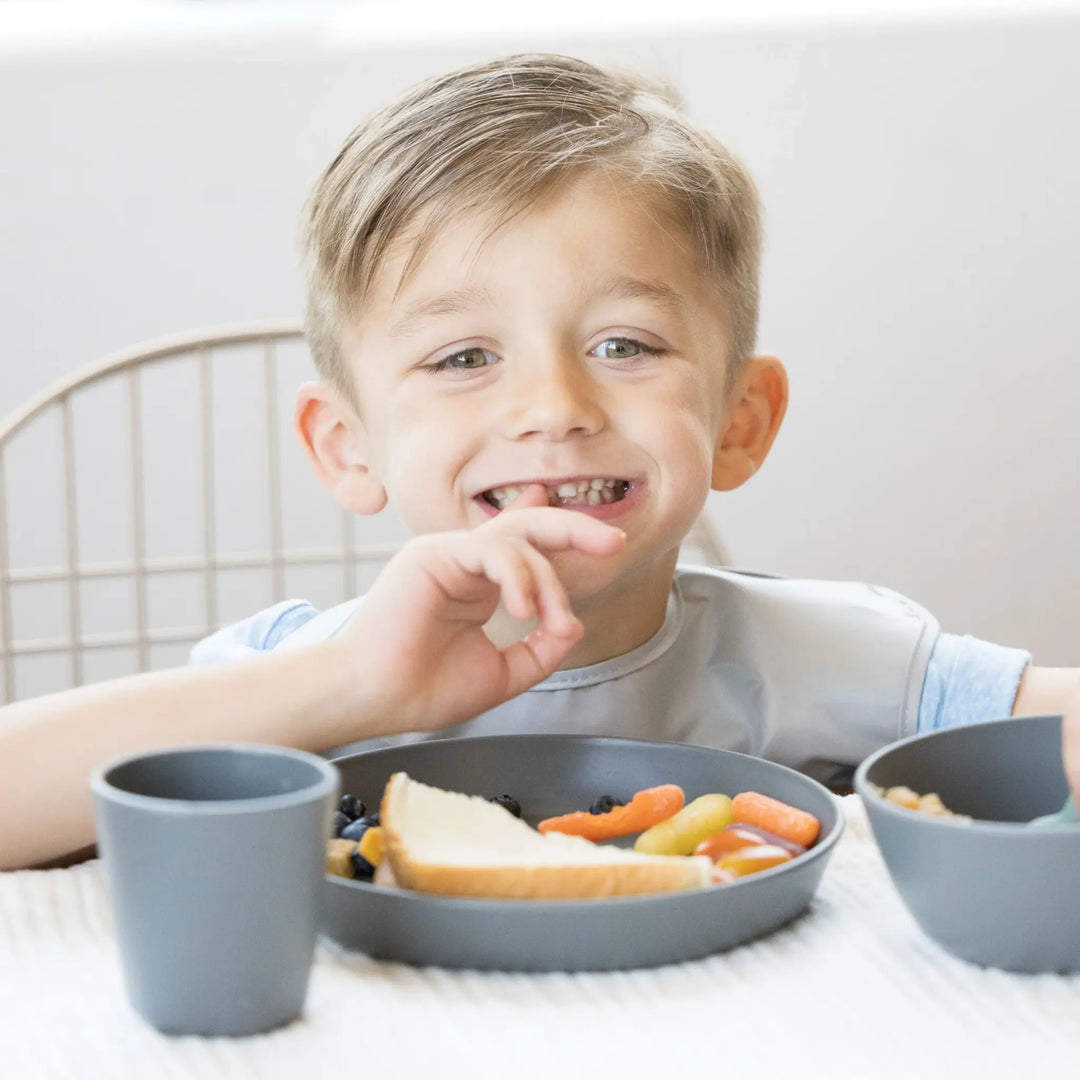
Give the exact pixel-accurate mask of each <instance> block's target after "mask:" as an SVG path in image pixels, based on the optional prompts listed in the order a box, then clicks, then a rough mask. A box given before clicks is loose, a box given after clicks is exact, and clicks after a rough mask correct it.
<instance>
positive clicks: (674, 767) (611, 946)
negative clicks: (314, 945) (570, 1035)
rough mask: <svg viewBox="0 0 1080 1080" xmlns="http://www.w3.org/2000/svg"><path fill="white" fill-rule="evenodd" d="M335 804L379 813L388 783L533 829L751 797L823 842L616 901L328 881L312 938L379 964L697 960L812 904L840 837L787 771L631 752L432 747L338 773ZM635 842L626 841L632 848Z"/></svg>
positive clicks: (588, 744) (537, 965)
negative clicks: (572, 817) (607, 810)
mask: <svg viewBox="0 0 1080 1080" xmlns="http://www.w3.org/2000/svg"><path fill="white" fill-rule="evenodd" d="M335 763H336V764H337V766H338V768H339V769H340V770H341V776H342V790H343V791H345V792H350V793H352V794H354V795H358V796H359V797H361V798H362V799H364V800H365V802H367V803H368V805H369V806H371V805H372V804H377V803H378V800H379V798H380V796H381V793H382V790H383V787H384V786H385V784H386V781H387V780H388V779H389V777H390V776H391V775H392V774H393V773H395V772H398V771H404V772H407V773H408V774H409V775H410V776H411V777H413V778H414V779H416V780H420V781H422V782H424V783H427V784H433V785H435V786H438V787H442V788H447V789H450V790H454V791H463V792H466V793H468V794H472V795H483V796H486V797H490V796H492V795H500V794H509V795H512V796H513V797H514V798H516V799H517V800H518V801H519V802H520V803H521V805H522V807H523V811H524V816H525V818H526V820H528V821H529V822H530V823H531V824H534V825H535V824H536V822H537V821H539V820H541V819H542V818H545V817H549V816H552V815H554V814H561V813H565V812H566V811H568V810H573V809H584V808H586V807H588V806H589V804H590V803H591V802H592V801H593V800H594V799H595V798H597V796H599V795H605V794H607V795H615V796H617V797H619V798H621V799H623V800H628V799H629V798H630V796H631V795H633V793H634V792H636V791H638V790H640V789H642V788H646V787H652V786H654V785H656V784H662V783H677V784H680V785H681V786H682V787H683V789H684V791H685V793H686V798H687V800H688V801H689V800H690V799H693V798H696V797H697V796H698V795H704V794H708V793H712V792H717V791H720V792H724V793H725V794H731V795H733V794H735V793H737V792H739V791H745V790H756V791H760V792H762V793H763V794H766V795H772V796H773V797H774V798H778V799H782V800H783V801H785V802H788V803H791V804H793V805H795V806H798V807H800V808H802V809H804V810H808V811H810V812H811V813H812V814H815V815H816V816H817V817H818V818H819V819H820V820H821V823H822V832H821V839H820V840H819V842H818V843H817V844H816V845H815V846H814V847H813V848H811V849H810V851H808V852H807V853H806V854H805V855H802V856H800V857H798V858H797V859H795V860H793V861H792V862H790V863H788V864H786V865H784V866H781V867H777V868H775V869H773V870H767V871H763V872H761V873H759V874H756V875H754V876H752V877H747V878H744V879H742V880H741V881H738V882H736V883H733V884H728V885H717V886H708V887H705V888H701V889H695V890H691V891H687V892H679V893H666V894H660V895H653V896H640V897H623V898H618V899H597V900H581V901H577V900H564V901H556V902H550V901H547V902H541V901H532V900H516V901H500V900H472V899H459V898H451V897H439V896H428V895H424V894H421V893H415V892H409V891H406V890H403V889H387V888H382V887H380V886H374V885H370V884H367V883H364V882H358V881H349V880H346V879H343V878H338V877H332V876H327V878H326V883H325V886H324V890H323V905H322V919H321V929H322V931H323V933H324V934H325V935H326V936H327V937H329V938H331V939H333V940H334V941H336V942H338V943H340V944H341V945H344V946H346V947H347V948H351V949H357V950H360V951H362V952H365V953H368V954H369V955H371V956H373V957H377V958H381V959H388V960H400V961H404V962H405V963H409V964H417V965H435V966H440V967H448V968H474V969H481V970H484V969H494V970H504V971H571V972H573V971H601V970H615V969H624V968H636V967H649V966H655V965H659V964H667V963H674V962H677V961H683V960H691V959H694V958H697V957H701V956H706V955H708V954H710V953H713V952H717V951H718V950H722V949H727V948H730V947H732V946H734V945H738V944H740V943H741V942H744V941H748V940H750V939H751V938H755V937H758V936H759V935H761V934H765V933H768V932H769V931H771V930H775V929H776V928H777V927H779V926H782V925H783V924H784V923H787V922H789V921H790V920H792V919H794V918H795V917H796V916H798V915H799V914H800V913H802V912H803V911H804V910H805V909H806V908H807V906H808V905H809V904H810V901H811V899H812V898H813V895H814V892H815V891H816V889H817V887H818V884H819V882H820V880H821V876H822V874H823V873H824V870H825V865H826V863H827V861H828V859H829V856H830V855H831V854H832V851H833V849H834V847H835V845H836V842H837V840H838V839H839V837H840V833H841V831H842V829H843V817H842V813H841V810H840V806H839V802H838V800H837V799H836V798H834V797H833V796H832V795H831V794H830V793H829V791H828V790H827V789H826V788H824V787H822V786H821V785H820V784H818V783H817V782H815V781H813V780H811V779H809V778H808V777H806V776H803V775H802V774H800V773H797V772H795V771H794V770H792V769H787V768H784V767H783V766H781V765H775V764H773V763H771V762H768V761H762V760H760V759H758V758H753V757H749V756H747V755H744V754H737V753H734V752H731V751H724V750H713V749H707V748H702V747H695V746H687V745H681V744H671V743H655V742H646V741H640V740H631V739H615V738H593V737H589V736H561V735H500V736H493V737H489V738H471V739H438V740H431V741H423V742H417V743H412V744H408V745H404V746H397V747H391V748H388V749H383V750H375V751H369V752H366V753H361V754H356V755H353V756H350V757H346V758H340V759H338V760H337V761H336V762H335ZM631 841H632V838H631Z"/></svg>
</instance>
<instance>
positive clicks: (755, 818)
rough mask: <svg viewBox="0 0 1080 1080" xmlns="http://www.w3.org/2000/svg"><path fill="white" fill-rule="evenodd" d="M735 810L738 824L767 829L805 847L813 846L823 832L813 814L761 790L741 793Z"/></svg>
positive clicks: (736, 798) (733, 805)
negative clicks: (742, 823) (773, 797)
mask: <svg viewBox="0 0 1080 1080" xmlns="http://www.w3.org/2000/svg"><path fill="white" fill-rule="evenodd" d="M731 808H732V811H733V814H734V818H735V820H736V821H741V822H744V823H745V824H747V825H756V826H757V827H758V828H759V829H767V830H768V831H769V832H771V833H776V835H777V836H779V837H782V838H783V839H784V840H790V841H791V842H792V843H794V844H802V846H803V847H810V845H811V844H813V842H814V841H815V840H816V839H817V838H818V833H819V832H821V822H820V821H818V819H817V818H816V817H814V815H813V814H809V813H807V812H806V811H805V810H799V809H797V808H796V807H794V806H789V805H788V804H787V803H785V802H781V801H780V800H779V799H770V798H769V796H768V795H762V794H760V793H759V792H757V791H743V792H740V793H739V794H738V795H736V796H735V798H734V799H732V800H731Z"/></svg>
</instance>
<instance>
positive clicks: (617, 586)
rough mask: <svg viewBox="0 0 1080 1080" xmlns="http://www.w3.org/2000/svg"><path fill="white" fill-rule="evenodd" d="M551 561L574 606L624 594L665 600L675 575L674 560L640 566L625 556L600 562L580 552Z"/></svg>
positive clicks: (641, 564)
mask: <svg viewBox="0 0 1080 1080" xmlns="http://www.w3.org/2000/svg"><path fill="white" fill-rule="evenodd" d="M550 559H551V563H552V565H553V566H554V567H555V572H556V573H557V574H558V575H559V580H560V581H561V582H562V583H563V588H565V589H566V592H567V595H568V596H569V597H570V602H571V604H572V605H573V604H575V603H582V602H586V603H587V602H588V601H590V600H605V601H607V600H611V599H613V598H614V597H615V596H618V595H621V594H622V593H624V592H626V593H631V594H635V595H641V596H646V595H649V594H652V593H654V592H655V593H663V594H664V595H665V596H666V595H667V592H668V590H669V589H670V588H671V580H672V577H673V575H674V571H675V560H674V559H670V560H669V559H658V560H650V561H649V562H647V563H640V562H637V561H636V560H628V559H627V558H626V553H625V552H622V553H620V554H619V555H614V556H611V557H610V558H606V559H598V558H596V557H595V556H590V555H583V554H582V553H581V552H578V551H560V552H557V553H555V554H553V555H551V556H550ZM669 563H670V565H669ZM579 614H580V612H579Z"/></svg>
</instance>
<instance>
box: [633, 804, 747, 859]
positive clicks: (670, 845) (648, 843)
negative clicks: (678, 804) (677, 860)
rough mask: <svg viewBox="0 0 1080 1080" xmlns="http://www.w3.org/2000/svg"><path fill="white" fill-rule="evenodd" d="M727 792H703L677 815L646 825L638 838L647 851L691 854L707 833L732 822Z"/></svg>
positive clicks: (638, 848)
mask: <svg viewBox="0 0 1080 1080" xmlns="http://www.w3.org/2000/svg"><path fill="white" fill-rule="evenodd" d="M731 813H732V811H731V799H729V798H728V797H727V795H720V794H715V795H702V796H700V797H699V798H697V799H694V801H693V802H691V803H687V804H686V806H684V807H683V808H682V809H681V810H680V811H679V812H678V813H677V814H676V815H675V816H674V817H670V818H668V819H667V820H666V821H661V822H660V824H659V825H654V826H653V827H652V828H651V829H646V830H645V832H643V833H642V834H641V835H640V836H639V837H638V838H637V840H636V841H635V843H634V850H635V851H638V852H641V854H643V855H689V854H690V853H691V852H692V851H693V850H694V848H696V847H697V845H698V844H699V843H701V841H702V840H704V839H705V838H706V837H707V836H712V835H713V833H717V832H719V831H720V830H721V829H726V828H727V827H728V826H729V825H730V824H731Z"/></svg>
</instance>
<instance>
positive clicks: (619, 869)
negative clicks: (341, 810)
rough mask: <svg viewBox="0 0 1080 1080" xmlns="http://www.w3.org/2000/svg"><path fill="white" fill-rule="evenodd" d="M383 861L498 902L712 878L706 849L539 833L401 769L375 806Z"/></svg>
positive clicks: (424, 888) (444, 890)
mask: <svg viewBox="0 0 1080 1080" xmlns="http://www.w3.org/2000/svg"><path fill="white" fill-rule="evenodd" d="M379 817H380V823H381V825H382V834H383V858H384V860H385V861H387V862H388V863H389V865H390V869H391V870H392V872H393V877H394V880H395V881H396V882H397V884H398V885H400V886H402V887H404V888H406V889H414V890H416V891H417V892H425V893H436V894H439V895H443V896H472V897H486V898H493V899H501V900H575V899H586V898H593V897H605V896H607V897H610V896H629V895H633V894H639V893H658V892H671V891H674V890H678V889H694V888H698V887H699V886H702V885H708V884H709V882H710V875H711V869H712V863H711V861H710V860H709V859H708V858H707V857H705V856H667V855H639V854H637V853H636V852H633V851H628V850H624V849H623V848H616V847H610V846H608V845H601V844H594V843H592V842H591V841H589V840H585V839H583V838H582V837H580V836H565V835H562V834H560V833H546V834H541V833H539V832H537V831H536V830H535V829H533V828H532V827H531V826H529V825H527V824H526V823H525V822H524V821H521V820H520V819H519V818H516V817H514V816H513V815H512V814H510V813H508V812H507V811H506V810H504V809H503V808H502V807H501V806H497V805H496V804H494V803H491V802H488V801H487V800H486V799H483V798H481V797H480V796H479V795H463V794H460V793H459V792H455V791H443V790H442V789H441V788H435V787H429V786H428V785H427V784H421V783H419V782H418V781H416V780H412V779H410V777H409V776H408V775H407V774H406V773H395V774H394V775H393V776H392V777H391V778H390V780H389V782H388V783H387V785H386V789H385V791H384V792H383V798H382V805H381V807H380V811H379Z"/></svg>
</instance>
